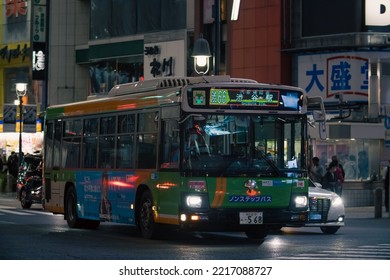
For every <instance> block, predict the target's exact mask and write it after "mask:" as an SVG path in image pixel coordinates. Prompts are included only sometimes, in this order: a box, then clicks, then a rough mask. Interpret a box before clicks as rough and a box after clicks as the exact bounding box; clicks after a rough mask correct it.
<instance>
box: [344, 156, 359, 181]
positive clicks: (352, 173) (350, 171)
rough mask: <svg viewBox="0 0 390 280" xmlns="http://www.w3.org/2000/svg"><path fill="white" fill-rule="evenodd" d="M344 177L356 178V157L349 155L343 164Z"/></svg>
mask: <svg viewBox="0 0 390 280" xmlns="http://www.w3.org/2000/svg"><path fill="white" fill-rule="evenodd" d="M344 171H345V177H344V178H345V179H348V180H355V179H356V178H357V166H356V157H355V156H354V155H350V156H349V160H348V161H347V162H346V163H345V164H344Z"/></svg>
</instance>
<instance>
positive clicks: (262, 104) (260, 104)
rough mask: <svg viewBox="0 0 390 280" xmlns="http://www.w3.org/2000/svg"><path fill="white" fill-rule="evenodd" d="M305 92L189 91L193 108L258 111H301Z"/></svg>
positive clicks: (288, 90) (292, 90)
mask: <svg viewBox="0 0 390 280" xmlns="http://www.w3.org/2000/svg"><path fill="white" fill-rule="evenodd" d="M302 99H303V92H301V91H299V90H294V89H284V88H283V89H281V88H278V89H274V88H264V87H256V88H255V87H248V88H222V87H221V88H216V87H214V88H196V89H191V90H189V93H188V101H189V104H190V106H191V107H193V108H199V109H201V108H202V109H204V108H213V109H225V108H230V109H233V108H234V109H238V110H240V109H242V110H246V109H256V110H259V109H260V110H261V109H264V110H271V111H274V110H275V111H277V110H282V111H300V110H301V108H302Z"/></svg>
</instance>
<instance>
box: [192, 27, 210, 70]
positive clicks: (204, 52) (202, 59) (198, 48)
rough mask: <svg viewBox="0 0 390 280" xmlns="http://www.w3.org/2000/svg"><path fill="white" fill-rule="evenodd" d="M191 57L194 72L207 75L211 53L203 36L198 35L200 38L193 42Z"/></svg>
mask: <svg viewBox="0 0 390 280" xmlns="http://www.w3.org/2000/svg"><path fill="white" fill-rule="evenodd" d="M192 57H193V58H194V69H195V72H196V73H198V74H199V75H204V74H207V72H208V71H209V58H210V57H211V52H210V46H209V43H208V42H207V40H206V39H204V38H203V34H200V37H199V38H198V39H197V40H196V41H195V44H194V50H193V51H192Z"/></svg>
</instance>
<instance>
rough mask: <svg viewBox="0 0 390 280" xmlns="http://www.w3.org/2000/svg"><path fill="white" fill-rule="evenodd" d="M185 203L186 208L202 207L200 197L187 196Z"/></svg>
mask: <svg viewBox="0 0 390 280" xmlns="http://www.w3.org/2000/svg"><path fill="white" fill-rule="evenodd" d="M186 203H187V206H188V207H191V208H201V207H202V197H201V196H200V195H189V196H187V198H186Z"/></svg>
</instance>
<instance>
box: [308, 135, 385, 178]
mask: <svg viewBox="0 0 390 280" xmlns="http://www.w3.org/2000/svg"><path fill="white" fill-rule="evenodd" d="M380 146H381V145H380V140H371V139H355V140H350V139H340V140H339V139H338V140H326V141H322V140H315V144H314V145H313V156H317V157H318V158H319V159H320V164H321V165H322V166H323V167H324V168H326V167H327V166H328V165H329V163H330V162H331V160H332V156H334V155H336V156H337V158H338V159H339V161H340V163H341V165H342V166H343V169H344V172H345V181H366V180H370V179H371V178H373V177H375V176H376V178H380V176H381V174H380V173H381V170H380V169H381V167H380V158H379V157H380V150H379V149H380V148H379V147H380Z"/></svg>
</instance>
